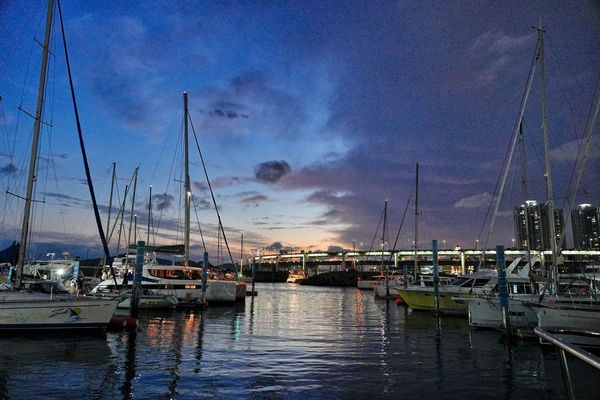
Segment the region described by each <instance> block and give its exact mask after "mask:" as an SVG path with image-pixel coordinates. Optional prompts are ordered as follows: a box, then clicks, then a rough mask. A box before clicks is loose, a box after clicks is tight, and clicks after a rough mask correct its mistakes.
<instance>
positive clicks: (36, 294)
mask: <svg viewBox="0 0 600 400" xmlns="http://www.w3.org/2000/svg"><path fill="white" fill-rule="evenodd" d="M53 11H54V1H53V0H49V1H48V10H47V18H46V27H45V36H44V45H43V52H42V65H41V72H40V81H39V88H38V99H37V107H36V114H35V124H34V130H33V141H32V146H31V156H30V162H29V171H28V181H27V194H26V196H25V206H24V212H23V224H22V229H21V241H20V247H19V259H18V263H17V268H16V271H15V272H16V273H15V277H14V278H15V279H14V283H13V284H12V285H10V287H6V286H4V285H3V288H5V289H6V290H1V291H0V331H8V330H39V329H42V330H48V329H90V328H103V327H106V326H107V325H108V324H109V322H110V319H111V318H112V315H113V313H114V311H115V308H116V306H117V300H111V299H89V298H79V297H74V296H72V295H71V294H69V293H68V292H67V291H66V290H65V289H64V288H63V287H62V286H60V285H59V284H58V282H55V281H49V280H43V279H26V278H25V277H24V265H25V254H26V248H27V245H28V243H27V240H28V234H29V225H30V214H31V213H30V211H31V202H32V197H33V189H34V181H35V179H34V177H35V170H36V164H37V154H38V144H39V136H40V126H41V123H42V117H43V116H42V110H43V105H44V95H45V86H46V72H47V71H46V70H47V64H48V53H49V51H48V49H49V46H50V33H51V28H52V17H53Z"/></svg>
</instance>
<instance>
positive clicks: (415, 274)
mask: <svg viewBox="0 0 600 400" xmlns="http://www.w3.org/2000/svg"><path fill="white" fill-rule="evenodd" d="M415 176H416V177H415V270H414V276H415V279H417V277H418V274H419V261H418V260H417V249H418V247H419V163H417V169H416V174H415Z"/></svg>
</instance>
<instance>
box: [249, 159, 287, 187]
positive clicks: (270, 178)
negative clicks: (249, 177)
mask: <svg viewBox="0 0 600 400" xmlns="http://www.w3.org/2000/svg"><path fill="white" fill-rule="evenodd" d="M290 172H292V167H290V165H289V164H288V163H287V162H286V161H283V160H281V161H267V162H263V163H260V164H257V165H255V166H254V176H255V177H256V180H257V181H258V182H261V183H275V182H277V181H279V180H280V179H281V178H283V177H284V176H285V175H287V174H289V173H290Z"/></svg>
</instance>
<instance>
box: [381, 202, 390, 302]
mask: <svg viewBox="0 0 600 400" xmlns="http://www.w3.org/2000/svg"><path fill="white" fill-rule="evenodd" d="M387 203H388V202H387V200H386V201H385V204H384V205H383V230H382V233H381V269H382V271H381V272H384V273H385V295H386V297H387V296H389V295H390V283H389V280H388V267H387V264H384V252H385V225H386V222H387Z"/></svg>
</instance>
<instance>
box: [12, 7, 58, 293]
mask: <svg viewBox="0 0 600 400" xmlns="http://www.w3.org/2000/svg"><path fill="white" fill-rule="evenodd" d="M53 10H54V0H48V11H47V16H46V29H45V32H44V45H43V46H42V65H41V67H40V84H39V86H38V98H37V106H36V109H35V123H34V125H33V139H32V143H31V157H30V158H29V175H28V178H27V193H26V195H25V208H24V210H23V225H22V227H21V244H20V246H19V259H18V262H17V271H16V281H15V284H16V286H17V287H18V286H20V285H21V278H22V276H23V266H24V264H25V253H26V249H27V237H28V236H29V219H30V216H31V201H32V197H33V184H34V182H35V180H36V177H35V169H36V162H37V153H38V144H39V139H40V128H41V125H42V112H43V109H44V95H45V91H46V72H47V69H48V54H49V48H50V33H51V30H52V15H53V14H52V12H53Z"/></svg>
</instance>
